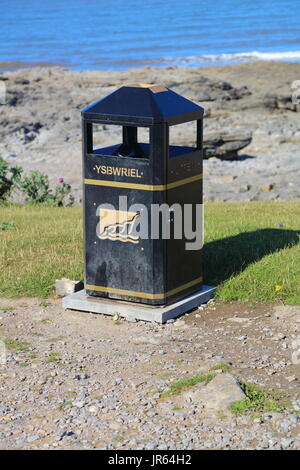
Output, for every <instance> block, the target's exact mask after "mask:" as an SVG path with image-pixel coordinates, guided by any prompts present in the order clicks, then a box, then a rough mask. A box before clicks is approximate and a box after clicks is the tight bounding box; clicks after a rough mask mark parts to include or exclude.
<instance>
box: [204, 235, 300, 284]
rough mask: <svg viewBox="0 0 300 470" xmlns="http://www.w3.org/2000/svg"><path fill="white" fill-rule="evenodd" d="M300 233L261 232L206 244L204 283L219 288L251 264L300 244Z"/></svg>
mask: <svg viewBox="0 0 300 470" xmlns="http://www.w3.org/2000/svg"><path fill="white" fill-rule="evenodd" d="M299 236H300V231H296V230H281V229H269V228H266V229H260V230H255V231H253V232H244V233H239V234H238V235H235V236H232V237H227V238H223V239H221V240H215V241H213V242H209V243H206V244H205V245H204V247H203V267H204V274H205V277H204V281H205V283H206V284H212V285H218V284H220V283H221V282H223V281H225V280H226V279H229V278H230V277H231V276H233V275H236V274H238V273H239V272H241V271H243V270H244V269H245V268H246V267H247V266H248V265H249V264H251V263H254V262H256V261H259V260H260V259H262V258H263V257H264V256H266V255H269V254H271V253H274V252H276V251H278V250H281V249H283V248H290V247H292V246H293V245H296V244H297V243H299Z"/></svg>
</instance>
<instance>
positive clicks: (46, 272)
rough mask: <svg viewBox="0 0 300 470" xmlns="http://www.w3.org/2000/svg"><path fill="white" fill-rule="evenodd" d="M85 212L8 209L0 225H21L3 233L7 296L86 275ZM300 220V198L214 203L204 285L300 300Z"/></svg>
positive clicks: (42, 292)
mask: <svg viewBox="0 0 300 470" xmlns="http://www.w3.org/2000/svg"><path fill="white" fill-rule="evenodd" d="M81 213H82V210H81V208H80V207H66V208H55V207H38V206H28V205H27V206H18V205H4V206H1V208H0V224H1V223H9V224H14V229H13V230H4V231H1V235H0V253H1V254H0V286H1V287H0V295H1V296H3V297H16V296H37V297H41V298H47V297H50V296H51V295H53V293H54V282H55V279H60V278H62V277H68V278H70V279H78V280H80V279H82V277H83V261H82V260H83V257H82V215H81ZM299 220H300V202H251V203H209V204H206V205H205V246H204V249H203V268H204V282H205V283H206V284H212V285H217V286H218V291H217V298H218V299H222V300H239V301H243V302H245V301H247V300H248V299H251V300H252V301H268V302H285V303H289V304H300V289H299V287H300V281H299V279H300V263H299V257H300V244H299V234H300V226H299ZM282 225H283V227H282ZM178 269H180V266H179V267H178Z"/></svg>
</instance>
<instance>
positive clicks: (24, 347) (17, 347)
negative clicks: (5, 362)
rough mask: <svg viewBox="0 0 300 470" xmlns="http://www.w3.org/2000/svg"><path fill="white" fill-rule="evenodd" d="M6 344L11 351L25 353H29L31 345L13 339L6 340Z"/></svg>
mask: <svg viewBox="0 0 300 470" xmlns="http://www.w3.org/2000/svg"><path fill="white" fill-rule="evenodd" d="M4 344H5V346H6V347H7V348H8V349H10V350H11V351H20V352H25V351H28V349H29V347H30V344H29V343H27V341H19V340H17V339H12V338H6V339H5V340H4Z"/></svg>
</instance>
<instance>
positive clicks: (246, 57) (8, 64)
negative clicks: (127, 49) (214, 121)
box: [0, 51, 300, 74]
mask: <svg viewBox="0 0 300 470" xmlns="http://www.w3.org/2000/svg"><path fill="white" fill-rule="evenodd" d="M256 62H263V63H285V64H299V63H300V51H289V52H258V51H252V52H249V53H248V52H241V53H233V54H230V53H222V54H214V55H213V54H208V55H203V56H187V57H170V58H169V57H165V58H157V59H145V60H140V61H131V60H129V59H128V60H127V61H126V62H125V61H124V63H125V64H126V65H124V66H120V65H121V63H122V61H118V62H115V63H114V66H112V67H109V66H108V64H107V62H103V66H101V67H100V68H99V67H98V66H97V62H94V63H93V64H94V67H93V66H92V64H90V66H87V67H86V68H80V66H79V65H71V64H67V63H54V62H31V61H30V62H22V61H0V74H1V73H4V72H15V71H16V70H22V69H27V68H35V67H61V68H66V69H68V70H71V71H74V72H89V71H99V72H112V73H114V72H129V71H130V70H136V69H143V68H149V67H150V68H184V69H193V70H194V69H205V68H208V67H209V68H210V67H217V68H219V67H231V66H236V65H244V64H246V65H247V64H249V65H251V64H255V63H256ZM117 64H119V66H118V65H117ZM189 64H190V65H189ZM98 65H100V63H99V62H98Z"/></svg>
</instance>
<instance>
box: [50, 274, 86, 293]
mask: <svg viewBox="0 0 300 470" xmlns="http://www.w3.org/2000/svg"><path fill="white" fill-rule="evenodd" d="M81 289H83V283H82V281H72V280H71V279H67V278H62V279H56V281H55V291H56V295H57V296H58V297H64V296H65V295H69V294H73V293H74V292H77V291H78V290H81Z"/></svg>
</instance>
